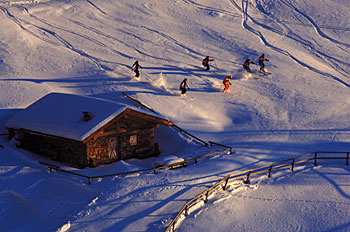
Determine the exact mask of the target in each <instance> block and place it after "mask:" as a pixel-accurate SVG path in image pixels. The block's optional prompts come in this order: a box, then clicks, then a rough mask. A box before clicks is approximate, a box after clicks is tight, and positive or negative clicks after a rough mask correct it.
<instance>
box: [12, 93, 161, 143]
mask: <svg viewBox="0 0 350 232" xmlns="http://www.w3.org/2000/svg"><path fill="white" fill-rule="evenodd" d="M127 108H129V109H132V110H136V111H138V112H141V113H146V114H148V115H152V116H155V117H158V118H159V116H158V115H154V114H153V113H150V112H148V111H145V110H142V109H139V108H136V107H133V106H128V105H124V104H120V103H116V102H113V101H108V100H105V99H100V98H94V97H87V96H79V95H73V94H65V93H50V94H48V95H46V96H44V97H42V98H41V99H39V100H38V101H36V102H34V103H33V104H32V105H30V106H28V107H27V108H26V109H25V110H23V111H21V112H19V113H17V114H15V115H14V116H13V117H12V118H10V119H9V120H8V121H7V123H6V127H7V128H15V129H20V128H22V129H26V130H32V131H36V132H40V133H45V134H50V135H55V136H60V137H64V138H70V139H74V140H78V141H82V140H84V139H85V138H87V137H88V136H89V135H91V134H92V133H93V132H95V131H97V130H98V129H99V128H100V127H102V126H103V125H105V124H106V123H107V122H109V121H110V120H112V119H113V118H115V117H116V116H117V115H119V114H120V113H122V112H123V111H124V110H126V109H127ZM83 112H89V113H90V114H91V115H92V118H91V120H89V121H87V122H85V121H83Z"/></svg>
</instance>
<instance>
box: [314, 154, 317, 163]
mask: <svg viewBox="0 0 350 232" xmlns="http://www.w3.org/2000/svg"><path fill="white" fill-rule="evenodd" d="M316 165H317V152H315V157H314V166H316Z"/></svg>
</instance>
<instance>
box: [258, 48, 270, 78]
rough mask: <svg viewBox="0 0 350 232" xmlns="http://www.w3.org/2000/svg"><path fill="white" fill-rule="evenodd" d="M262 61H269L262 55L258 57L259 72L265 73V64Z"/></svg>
mask: <svg viewBox="0 0 350 232" xmlns="http://www.w3.org/2000/svg"><path fill="white" fill-rule="evenodd" d="M264 61H269V60H268V59H266V57H265V54H264V53H263V54H262V55H261V56H260V57H259V65H260V72H263V73H265V72H266V71H265V64H264Z"/></svg>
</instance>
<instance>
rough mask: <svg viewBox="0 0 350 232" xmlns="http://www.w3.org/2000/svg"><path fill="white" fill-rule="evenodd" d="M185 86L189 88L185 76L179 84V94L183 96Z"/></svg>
mask: <svg viewBox="0 0 350 232" xmlns="http://www.w3.org/2000/svg"><path fill="white" fill-rule="evenodd" d="M186 88H187V89H190V86H189V85H188V83H187V78H185V79H184V80H183V81H182V82H181V84H180V89H181V96H185V93H186Z"/></svg>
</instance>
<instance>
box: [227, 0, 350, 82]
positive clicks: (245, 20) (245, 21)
mask: <svg viewBox="0 0 350 232" xmlns="http://www.w3.org/2000/svg"><path fill="white" fill-rule="evenodd" d="M230 2H231V3H232V5H233V6H234V7H235V8H236V9H237V10H238V11H240V12H241V13H242V17H243V19H242V27H243V28H244V29H246V30H247V31H250V32H251V33H253V34H255V35H257V36H258V37H259V38H260V41H261V42H262V44H264V45H265V46H266V47H269V48H271V49H272V50H274V51H276V52H279V53H281V54H284V55H286V56H288V57H290V58H291V59H292V60H294V61H295V62H296V63H298V64H300V65H302V66H303V67H305V68H307V69H309V70H311V71H313V72H315V73H318V74H321V75H323V76H327V77H330V78H332V79H333V80H335V81H337V82H339V83H341V84H342V85H344V86H345V87H348V88H349V87H350V84H349V83H347V82H346V81H344V80H342V79H341V78H339V77H336V76H334V75H332V74H329V73H325V72H323V71H320V70H318V69H317V68H314V67H312V66H311V65H308V64H307V63H305V62H303V61H301V60H299V59H298V58H297V57H295V56H293V55H292V54H291V53H290V52H288V51H287V50H284V49H282V48H278V47H276V46H274V45H272V44H271V43H269V42H268V41H267V39H266V38H265V36H264V35H263V34H262V33H261V32H260V31H257V30H255V29H253V28H252V27H250V26H249V25H248V19H251V20H252V22H253V23H254V22H255V20H253V19H252V18H251V17H250V16H249V14H248V6H249V2H248V1H247V0H242V7H240V6H238V4H237V3H236V1H235V0H230ZM256 25H257V24H256ZM271 31H272V30H271ZM273 32H274V31H273Z"/></svg>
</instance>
